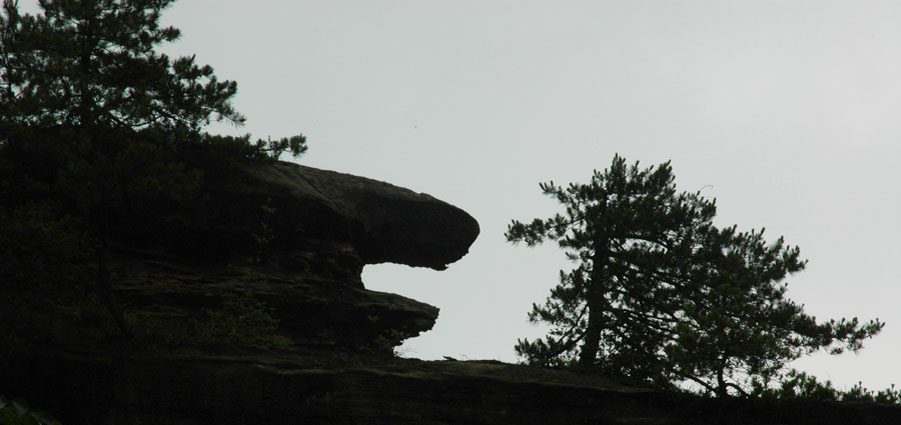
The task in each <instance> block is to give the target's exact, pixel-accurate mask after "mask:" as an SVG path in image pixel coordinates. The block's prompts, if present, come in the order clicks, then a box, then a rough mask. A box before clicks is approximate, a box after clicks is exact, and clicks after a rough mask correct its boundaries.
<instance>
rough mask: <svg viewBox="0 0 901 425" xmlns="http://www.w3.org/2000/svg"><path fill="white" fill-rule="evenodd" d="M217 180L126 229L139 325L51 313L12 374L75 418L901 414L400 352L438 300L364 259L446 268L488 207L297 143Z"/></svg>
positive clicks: (41, 402)
mask: <svg viewBox="0 0 901 425" xmlns="http://www.w3.org/2000/svg"><path fill="white" fill-rule="evenodd" d="M210 182H211V183H210V184H208V185H207V186H205V187H203V188H202V189H201V190H200V192H199V193H198V194H197V196H196V197H195V199H192V200H188V201H185V202H183V203H180V204H176V205H170V206H166V208H167V209H166V211H165V214H162V215H161V216H164V217H165V219H156V218H155V217H154V216H152V215H150V214H148V217H145V218H143V219H140V220H139V219H135V220H124V221H123V223H126V224H123V226H124V227H122V228H119V229H117V232H118V233H116V235H117V238H116V239H115V240H114V244H113V246H112V250H111V253H110V259H109V273H110V279H111V283H112V285H113V289H114V291H115V294H116V296H117V298H118V299H119V301H120V303H121V304H122V305H123V306H124V309H125V316H126V319H127V322H128V323H129V325H130V326H132V330H133V331H134V332H135V336H134V337H133V338H120V337H116V336H114V335H113V336H110V335H111V334H110V333H109V332H108V333H107V334H102V335H101V336H99V337H98V336H97V335H98V334H97V333H96V332H95V333H90V332H87V331H85V330H84V329H82V328H81V327H80V326H81V325H79V324H73V323H68V322H66V321H57V322H53V323H51V324H50V325H48V326H49V327H50V328H51V329H48V330H47V334H48V335H51V336H52V338H51V339H43V340H41V341H40V342H33V343H30V344H25V345H23V346H20V347H18V348H17V349H15V350H9V351H8V352H6V353H3V354H2V355H0V394H3V395H6V396H10V397H23V398H25V399H26V400H28V401H29V403H30V404H31V405H33V406H37V407H40V408H41V409H44V410H47V411H50V412H52V413H53V414H54V416H56V417H57V419H59V420H61V421H62V422H63V423H64V424H66V425H80V424H125V425H129V424H179V425H181V424H184V425H189V424H191V425H193V424H225V425H228V424H252V423H276V424H293V423H297V424H300V423H304V424H318V423H321V424H558V423H559V424H571V423H579V424H710V423H729V424H851V423H854V424H897V423H901V408H899V407H897V406H882V405H876V404H872V403H870V404H866V403H861V404H853V403H814V402H800V401H799V402H781V403H775V402H764V401H753V400H738V399H736V400H715V399H708V398H703V397H698V396H695V395H691V394H683V393H674V392H659V391H651V390H648V389H642V388H634V387H630V386H627V385H623V384H621V383H618V382H616V381H615V380H612V379H610V378H606V377H603V376H596V375H591V374H579V373H574V372H570V371H563V370H551V369H542V368H536V367H529V366H524V365H511V364H504V363H500V362H496V361H421V360H414V359H402V358H396V357H394V356H392V355H391V354H392V351H391V350H392V347H395V346H397V345H398V344H400V343H401V342H402V341H403V340H404V339H406V338H410V337H413V336H416V335H418V334H421V333H422V332H426V331H428V330H429V329H431V328H432V327H433V326H434V324H435V321H436V320H437V317H438V308H437V307H434V306H430V305H428V304H425V303H421V302H418V301H416V300H412V299H409V298H406V297H403V296H400V295H396V294H388V293H383V292H377V291H371V290H368V289H366V288H365V286H364V284H363V282H362V281H361V278H360V274H361V272H362V268H363V266H364V265H365V264H374V263H381V262H395V263H399V264H406V265H410V266H415V267H430V268H434V269H437V270H441V269H444V268H446V267H448V265H449V264H451V263H453V262H455V261H457V260H459V259H460V258H462V257H463V256H464V255H465V254H466V253H467V252H468V249H469V247H470V245H471V244H472V243H473V241H474V240H475V238H476V237H477V236H478V234H479V226H478V223H477V222H476V220H475V219H474V218H472V217H471V216H469V214H467V213H466V212H464V211H462V210H460V209H459V208H456V207H454V206H452V205H450V204H447V203H445V202H442V201H440V200H437V199H435V198H433V197H431V196H429V195H425V194H417V193H414V192H412V191H409V190H407V189H403V188H398V187H396V186H392V185H390V184H388V183H383V182H379V181H375V180H371V179H366V178H362V177H356V176H352V175H348V174H341V173H336V172H332V171H325V170H317V169H314V168H310V167H304V166H300V165H296V164H291V163H284V162H280V163H262V164H243V165H240V166H238V167H236V168H234V169H230V170H229V171H228V172H227V173H222V174H221V175H220V176H218V177H217V176H215V175H212V177H211V179H210ZM154 214H156V215H159V214H157V212H154ZM141 220H143V221H141ZM130 222H134V223H140V225H135V226H137V227H136V228H128V227H127V223H130ZM198 223H201V224H202V225H199V224H198ZM231 294H241V295H240V297H239V298H234V297H232V295H231ZM230 297H231V298H230ZM0 300H2V301H4V302H15V297H14V296H4V294H0ZM2 316H3V312H0V318H2ZM238 316H240V317H238ZM106 320H107V322H109V318H107V319H106ZM276 325H277V326H276ZM113 334H114V332H113ZM86 335H87V336H86ZM104 335H105V336H104ZM0 336H2V335H0ZM247 338H255V339H254V340H253V342H252V343H250V342H249V341H247V340H246V339H247Z"/></svg>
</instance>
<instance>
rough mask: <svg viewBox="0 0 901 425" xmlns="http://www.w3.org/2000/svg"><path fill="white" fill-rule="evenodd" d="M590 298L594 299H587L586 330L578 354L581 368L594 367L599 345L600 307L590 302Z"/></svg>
mask: <svg viewBox="0 0 901 425" xmlns="http://www.w3.org/2000/svg"><path fill="white" fill-rule="evenodd" d="M592 298H594V297H589V301H588V330H586V331H585V340H584V342H583V343H582V350H581V351H580V352H579V365H580V366H583V367H590V366H592V365H594V363H595V361H596V360H597V356H598V350H599V349H600V345H601V330H602V328H603V322H602V318H603V317H602V314H601V312H600V307H599V306H598V305H597V304H596V303H593V302H592Z"/></svg>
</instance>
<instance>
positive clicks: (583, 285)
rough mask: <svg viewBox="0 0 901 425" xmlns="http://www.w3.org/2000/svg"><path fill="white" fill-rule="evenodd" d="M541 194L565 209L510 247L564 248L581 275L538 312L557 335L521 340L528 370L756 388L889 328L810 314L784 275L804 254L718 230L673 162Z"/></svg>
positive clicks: (709, 208)
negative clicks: (678, 181)
mask: <svg viewBox="0 0 901 425" xmlns="http://www.w3.org/2000/svg"><path fill="white" fill-rule="evenodd" d="M540 187H541V189H542V191H543V192H544V194H546V195H548V196H551V197H553V198H555V199H556V200H557V201H558V202H560V203H561V204H563V205H564V207H565V214H557V215H555V216H554V217H550V218H547V219H535V220H533V221H532V222H531V223H528V224H525V223H522V222H519V221H515V220H514V221H513V222H512V223H511V224H510V225H509V227H508V229H507V232H506V237H507V240H508V241H510V242H514V243H517V242H525V243H526V244H527V245H529V246H533V245H536V244H539V243H542V242H544V241H546V240H555V241H556V242H557V244H558V245H559V246H560V247H561V248H562V249H563V250H564V251H565V252H566V256H567V257H568V258H569V259H570V260H572V261H573V262H575V263H576V267H575V268H574V269H573V270H571V271H569V272H565V271H561V272H560V280H559V283H558V284H557V286H556V287H554V288H553V289H552V290H551V294H550V296H549V297H548V299H547V301H546V302H545V304H544V305H538V304H533V306H532V311H531V313H530V314H529V318H530V320H532V321H534V322H547V323H549V324H550V325H551V326H552V328H551V330H550V332H549V334H548V335H547V336H546V337H545V338H544V339H542V340H537V341H529V340H519V342H518V344H517V345H516V351H517V353H519V354H520V355H521V356H522V357H524V358H525V360H526V361H527V362H529V363H533V364H543V365H556V366H580V367H585V368H595V369H599V370H602V371H604V372H606V373H611V374H617V375H624V376H629V377H632V378H637V379H641V380H645V381H651V382H655V383H657V384H658V385H661V386H673V385H677V384H678V383H683V382H692V383H694V384H695V385H697V386H700V387H701V388H703V389H704V390H705V391H707V392H710V393H713V394H717V395H719V396H726V395H729V394H735V393H738V394H747V393H748V391H749V390H750V388H751V386H752V382H753V381H754V380H755V379H757V380H758V381H759V380H761V379H762V380H769V379H770V378H773V377H775V376H778V374H779V373H781V372H782V371H783V370H784V368H785V365H786V363H788V362H790V361H792V360H795V359H797V358H798V357H800V356H802V355H804V354H809V353H812V352H814V351H817V350H820V349H826V350H829V351H830V352H831V353H840V352H841V351H843V350H844V349H850V350H858V349H860V348H861V347H862V342H863V340H865V339H867V338H870V337H872V336H874V335H876V334H877V333H878V332H879V331H880V329H881V328H882V326H883V324H882V323H881V322H879V321H878V320H874V321H870V322H868V323H866V324H860V323H859V322H858V320H857V319H856V318H855V319H851V320H845V319H841V320H838V321H836V320H830V321H828V322H822V323H821V322H817V321H816V320H815V319H814V318H813V317H810V316H808V315H806V314H805V313H804V312H803V308H802V306H800V305H798V304H795V303H793V302H792V301H790V300H788V299H786V298H785V291H786V285H787V284H786V283H784V281H783V280H784V278H785V277H787V276H788V275H790V274H792V273H795V272H798V271H801V270H803V269H804V266H805V264H806V261H804V260H801V259H800V251H799V249H798V248H797V247H787V246H785V244H784V241H783V240H782V238H779V239H777V240H776V241H775V242H772V243H767V241H766V240H765V239H764V238H763V233H764V232H763V230H760V231H756V230H751V231H749V232H739V231H738V230H737V227H735V226H733V227H729V228H724V229H719V228H717V227H716V226H714V225H713V223H712V220H713V218H714V216H715V215H716V204H715V200H710V199H707V198H705V197H703V196H701V194H700V192H695V193H688V192H677V190H676V186H675V177H674V175H673V173H672V168H671V166H670V163H669V162H667V163H663V164H660V165H659V166H656V167H653V166H652V167H649V168H644V169H642V168H640V167H639V165H638V163H637V162H636V163H635V164H633V165H631V166H629V165H627V164H626V161H625V159H623V158H622V157H620V156H618V155H617V156H616V157H614V159H613V162H612V164H611V166H610V168H608V169H606V170H604V171H603V172H599V171H595V172H594V174H593V176H592V179H591V181H590V182H589V183H587V184H570V185H569V186H568V187H565V188H564V187H560V186H556V185H554V183H553V182H549V183H544V184H541V185H540Z"/></svg>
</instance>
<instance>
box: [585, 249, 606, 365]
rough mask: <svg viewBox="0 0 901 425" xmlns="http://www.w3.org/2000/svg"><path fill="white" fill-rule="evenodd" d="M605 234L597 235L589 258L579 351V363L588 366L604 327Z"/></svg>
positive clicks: (595, 356)
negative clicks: (585, 317) (584, 321)
mask: <svg viewBox="0 0 901 425" xmlns="http://www.w3.org/2000/svg"><path fill="white" fill-rule="evenodd" d="M609 243H610V242H609V240H608V239H607V237H606V236H602V237H599V238H597V239H596V240H595V242H594V247H593V248H594V255H593V256H592V259H591V263H592V264H591V276H590V282H589V283H588V285H589V286H588V290H587V302H588V329H587V330H586V331H585V332H586V333H585V342H584V343H583V344H582V350H581V351H580V352H579V365H581V366H583V367H588V366H592V365H594V363H595V361H596V360H597V356H598V351H599V350H600V345H601V331H603V330H604V328H605V327H606V323H604V321H605V320H604V310H605V308H604V303H605V294H604V292H603V290H604V282H605V281H606V279H607V270H606V268H607V257H608V256H609V249H608V244H609Z"/></svg>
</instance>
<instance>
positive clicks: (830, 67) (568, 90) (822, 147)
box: [21, 0, 901, 389]
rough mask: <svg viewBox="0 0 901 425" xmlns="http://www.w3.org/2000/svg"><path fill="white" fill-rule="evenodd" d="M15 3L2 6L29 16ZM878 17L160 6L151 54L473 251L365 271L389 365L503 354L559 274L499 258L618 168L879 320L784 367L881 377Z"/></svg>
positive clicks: (646, 6) (251, 124)
mask: <svg viewBox="0 0 901 425" xmlns="http://www.w3.org/2000/svg"><path fill="white" fill-rule="evenodd" d="M34 4H36V1H31V2H26V1H25V0H22V2H21V5H22V6H23V7H24V8H25V9H30V8H33V5H34ZM899 22H901V2H896V1H826V0H810V1H786V0H778V1H765V0H746V1H726V0H710V1H675V0H666V1H664V0H659V1H637V0H628V1H625V0H623V1H617V2H610V1H598V0H592V1H580V2H576V1H545V2H537V1H525V0H514V1H488V0H479V1H460V0H458V1H429V0H411V1H362V0H360V1H337V0H323V1H290V2H288V1H276V0H255V1H253V2H249V1H236V0H215V1H213V0H181V1H180V2H177V3H176V4H175V5H174V6H173V7H172V8H171V9H169V10H168V11H167V12H166V14H165V15H164V23H166V24H168V25H174V26H176V27H178V28H180V29H181V30H182V33H183V36H182V39H181V40H180V41H179V42H177V43H175V44H173V45H170V46H167V47H166V48H165V51H167V52H170V53H172V54H192V53H196V55H197V61H198V62H199V63H202V64H210V65H212V66H213V67H214V68H215V69H216V74H217V75H218V76H219V77H220V78H221V79H230V80H236V81H238V83H239V92H238V95H237V96H236V98H235V99H234V105H235V106H236V107H237V108H238V109H239V110H240V111H241V112H243V113H244V114H246V115H247V116H248V123H247V125H246V126H245V127H243V128H240V129H234V128H230V127H228V126H223V125H220V126H214V127H213V128H211V131H212V132H219V133H230V134H244V133H251V134H253V135H254V136H255V137H266V136H272V137H274V138H275V137H283V136H289V135H293V134H297V133H303V134H305V135H307V136H308V140H309V144H310V150H309V152H308V154H307V155H306V156H305V157H303V158H301V159H300V160H299V162H300V163H301V164H304V165H309V166H313V167H317V168H324V169H330V170H337V171H341V172H347V173H351V174H355V175H360V176H365V177H370V178H375V179H378V180H384V181H387V182H389V183H392V184H395V185H398V186H402V187H406V188H410V189H412V190H415V191H417V192H425V193H428V194H431V195H433V196H435V197H437V198H439V199H442V200H444V201H447V202H449V203H451V204H454V205H456V206H458V207H460V208H462V209H464V210H466V211H467V212H469V213H470V214H471V215H473V216H474V217H475V218H476V219H477V220H478V221H479V223H480V225H481V228H482V234H481V235H480V236H479V238H478V240H476V242H475V244H474V245H473V246H472V248H471V249H470V253H469V254H468V255H467V256H466V257H464V258H463V259H462V260H460V261H459V262H457V263H455V264H452V265H451V266H450V268H449V269H448V270H446V271H442V272H436V271H432V270H428V269H414V268H410V267H406V266H397V265H390V264H389V265H375V266H367V267H366V269H365V270H364V273H363V280H364V282H365V284H366V286H367V287H368V288H370V289H375V290H381V291H389V292H395V293H398V294H401V295H404V296H407V297H411V298H414V299H417V300H420V301H423V302H427V303H429V304H432V305H435V306H437V307H439V308H440V309H441V314H440V316H439V318H438V322H437V323H436V325H435V328H434V329H433V330H432V331H430V332H427V333H426V334H424V335H422V336H420V337H418V338H415V339H412V340H409V342H408V343H406V344H405V345H404V346H403V347H402V351H403V352H404V355H405V356H408V357H419V358H423V359H436V358H440V357H441V356H443V355H448V356H453V357H457V358H469V359H499V360H503V361H516V360H517V359H516V356H515V354H514V351H513V345H514V344H515V343H516V339H517V338H522V337H529V338H536V337H540V336H542V335H543V333H544V331H545V328H543V327H541V326H535V325H531V324H529V323H528V321H527V318H526V314H527V312H528V311H529V310H530V306H531V304H532V303H533V302H538V303H540V302H543V300H544V299H545V298H546V296H547V295H548V291H549V289H550V288H551V287H552V286H554V285H555V284H556V283H557V274H558V270H560V269H561V268H565V269H569V268H571V267H572V265H571V264H570V263H568V262H567V261H566V260H565V258H564V256H563V253H562V252H561V251H560V250H559V249H557V248H556V247H555V246H554V245H553V244H548V246H546V247H540V248H535V249H530V248H527V247H525V246H521V245H520V246H514V245H511V244H508V243H506V242H505V241H504V231H505V230H506V226H507V224H508V223H509V222H510V220H511V219H514V218H515V219H519V220H523V221H525V220H531V219H532V218H535V217H542V218H543V217H546V216H549V215H552V214H554V213H555V212H558V211H559V209H558V208H557V204H556V203H555V201H553V200H551V199H550V198H546V197H544V196H542V195H541V194H540V191H539V189H538V183H539V182H542V181H547V180H553V181H555V182H557V183H561V184H565V183H568V182H586V181H588V179H589V178H590V176H591V173H592V170H593V169H603V168H606V167H607V166H608V165H609V164H610V161H611V159H612V158H613V155H614V154H615V153H619V154H621V155H623V156H624V157H625V158H626V159H627V160H628V161H629V162H632V161H636V160H638V161H641V163H642V164H643V165H654V164H659V163H661V162H663V161H666V160H672V165H673V169H674V172H675V175H676V183H677V185H678V187H679V189H681V190H688V191H696V190H699V189H701V188H703V187H705V186H709V187H706V188H705V189H704V194H706V195H708V196H711V197H715V198H717V205H718V207H719V209H718V211H719V215H718V218H717V220H716V222H717V223H718V224H720V225H722V226H727V225H732V224H737V225H738V226H739V228H741V229H745V230H748V229H751V228H760V227H766V229H767V233H766V234H767V235H769V237H770V240H772V239H775V238H776V237H778V236H779V235H783V236H785V239H786V241H787V242H788V243H789V244H791V245H799V246H800V247H801V252H802V255H803V256H804V257H805V258H808V259H809V260H810V262H809V264H808V268H807V270H806V271H804V272H801V273H799V274H797V275H794V276H791V277H790V278H789V279H788V280H787V281H788V282H789V292H788V295H789V297H790V298H791V299H793V300H795V301H797V302H799V303H802V304H804V305H805V306H806V311H807V312H808V313H810V314H812V315H815V316H816V317H817V318H819V319H821V320H824V319H828V318H840V317H849V318H850V317H855V316H856V317H859V318H860V319H861V320H863V321H866V320H869V319H872V318H877V317H878V318H880V319H882V320H883V321H885V322H887V326H886V328H885V329H884V331H883V332H882V334H880V335H879V336H877V337H876V339H874V340H872V341H869V342H868V343H867V344H866V345H865V348H864V349H863V350H862V351H861V352H860V353H859V354H858V355H854V354H845V355H842V356H839V357H829V356H825V355H817V356H814V357H813V358H809V359H806V360H802V361H799V362H797V363H796V364H795V366H796V367H798V368H801V369H804V370H806V371H808V372H810V373H813V374H815V375H816V376H818V377H819V378H821V379H831V380H832V381H833V382H834V383H836V384H838V385H839V386H840V387H845V388H849V387H850V386H851V385H852V384H855V383H857V382H858V381H863V383H864V385H865V386H867V387H869V388H871V389H882V388H884V387H887V386H888V385H889V384H891V383H893V382H896V383H898V384H901V368H899V367H898V361H897V358H898V354H899V352H901V312H899V308H898V305H897V303H898V295H899V293H901V291H899V288H898V277H897V275H898V271H897V265H898V259H899V258H901V249H899V236H901V225H899V220H898V217H899V209H901V199H899V198H901V191H899V177H901V169H899V167H898V163H899V154H901V147H899V146H901V145H899V140H901V119H899V118H901V26H899V25H898V23H899Z"/></svg>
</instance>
